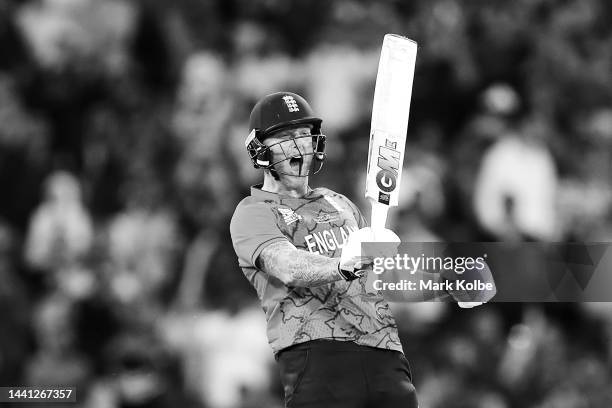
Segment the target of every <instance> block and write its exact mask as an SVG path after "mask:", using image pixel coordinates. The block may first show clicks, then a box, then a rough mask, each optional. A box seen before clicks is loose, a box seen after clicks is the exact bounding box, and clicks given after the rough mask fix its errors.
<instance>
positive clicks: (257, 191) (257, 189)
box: [251, 184, 314, 203]
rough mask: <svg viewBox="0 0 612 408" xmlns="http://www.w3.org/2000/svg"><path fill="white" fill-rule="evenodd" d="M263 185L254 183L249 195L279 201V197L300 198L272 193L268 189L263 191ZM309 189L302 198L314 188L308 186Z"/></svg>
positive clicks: (259, 198)
mask: <svg viewBox="0 0 612 408" xmlns="http://www.w3.org/2000/svg"><path fill="white" fill-rule="evenodd" d="M262 187H263V184H256V185H254V186H251V197H254V198H257V199H258V200H273V201H274V202H277V203H280V202H281V199H283V198H284V199H287V198H289V199H294V200H300V199H301V198H296V197H291V196H288V195H282V194H278V193H272V192H270V191H265V190H262V189H261V188H262ZM309 189H310V190H309V191H308V193H306V195H305V196H304V197H302V198H305V197H308V196H309V195H310V194H312V192H313V191H314V189H312V188H310V187H309Z"/></svg>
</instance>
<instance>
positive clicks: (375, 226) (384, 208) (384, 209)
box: [370, 200, 389, 237]
mask: <svg viewBox="0 0 612 408" xmlns="http://www.w3.org/2000/svg"><path fill="white" fill-rule="evenodd" d="M371 204H372V215H371V217H370V226H371V228H372V231H373V232H374V237H376V233H377V231H381V230H383V229H385V225H386V224H387V213H388V212H389V206H388V205H386V204H382V203H379V202H377V201H374V200H371Z"/></svg>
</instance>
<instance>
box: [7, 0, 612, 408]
mask: <svg viewBox="0 0 612 408" xmlns="http://www.w3.org/2000/svg"><path fill="white" fill-rule="evenodd" d="M610 21H612V3H610V2H607V1H605V0H563V1H561V0H530V1H527V0H517V1H512V2H509V1H503V2H502V1H484V0H482V1H469V2H468V1H464V2H461V1H457V0H433V1H425V0H421V1H410V2H408V1H399V0H396V1H394V0H386V1H376V2H367V1H362V0H338V1H334V2H328V1H325V0H312V1H305V0H294V1H288V0H265V1H264V0H258V1H249V0H218V1H212V0H178V1H173V2H163V1H154V0H140V1H121V0H39V1H16V0H15V1H11V0H0V192H1V193H0V194H1V197H2V198H1V199H0V217H1V218H0V315H1V316H2V318H0V333H1V334H0V384H2V385H34V384H41V385H51V384H63V385H75V386H77V387H78V390H79V394H78V396H79V403H78V404H77V406H79V407H93V408H102V407H104V408H107V407H108V408H114V407H127V406H130V407H165V406H168V407H169V406H185V407H190V406H192V407H212V408H234V407H240V408H246V407H280V406H281V393H282V391H281V388H280V385H279V381H278V374H277V370H276V367H275V366H274V361H273V359H272V355H271V351H270V349H269V348H268V346H267V343H266V340H265V329H264V316H263V313H262V312H261V310H260V308H259V305H258V303H257V300H256V297H255V292H254V291H253V290H252V289H251V288H250V286H249V284H248V282H247V281H246V280H245V279H244V278H243V276H242V274H241V272H240V270H239V268H238V267H237V263H236V259H235V255H234V253H233V250H232V247H231V242H230V237H229V231H228V224H229V218H230V217H231V214H232V211H233V209H234V208H235V205H236V204H237V202H238V201H239V200H240V199H241V197H243V196H244V195H246V194H248V186H249V185H251V184H254V183H256V182H257V181H258V179H259V178H260V176H261V175H260V173H258V172H257V171H255V170H254V169H252V167H251V165H250V163H249V161H248V159H247V156H246V154H245V152H244V151H243V150H244V148H243V140H244V137H245V136H246V134H247V125H246V121H247V119H248V113H249V110H250V108H251V107H252V105H253V104H254V102H255V101H256V100H257V99H258V98H259V97H261V96H263V95H264V94H266V93H268V92H272V91H276V90H292V91H295V92H298V93H301V94H303V95H304V96H306V97H307V98H308V99H309V100H310V101H311V103H312V105H313V107H314V108H315V110H316V111H317V112H318V113H319V115H320V116H321V117H322V118H323V119H324V122H323V126H324V130H325V133H327V135H328V137H329V139H328V140H329V143H328V146H329V148H328V161H327V164H326V166H325V168H324V171H323V172H322V173H321V174H320V175H318V176H317V177H316V179H315V180H314V182H313V184H314V185H325V186H327V187H330V188H332V189H335V190H337V191H339V192H341V193H344V194H346V195H347V196H349V197H350V198H352V199H354V200H355V201H357V202H359V204H360V206H361V208H362V209H364V210H365V212H366V213H367V210H368V208H367V206H366V205H365V203H364V202H363V199H362V198H361V197H362V189H363V176H364V174H363V173H364V167H365V160H366V156H367V143H368V142H367V140H368V131H369V120H370V108H371V101H372V95H373V87H374V80H375V73H376V65H377V59H378V53H379V47H380V44H381V41H382V36H383V35H384V33H386V32H395V33H400V34H404V35H406V36H409V37H410V38H413V39H415V40H416V41H417V42H418V43H419V45H420V49H419V55H418V64H417V72H416V78H415V87H414V93H413V101H412V111H411V118H410V129H409V142H408V151H407V154H406V172H405V176H404V180H403V186H402V194H403V198H402V200H401V207H400V208H399V209H397V210H395V211H394V212H393V213H394V217H393V219H392V220H391V224H392V225H391V227H392V228H393V229H394V230H396V231H397V232H398V233H399V234H400V235H401V236H402V238H403V239H404V240H407V241H409V240H413V241H432V240H433V241H436V240H442V241H444V240H446V241H478V240H482V241H488V240H503V241H506V242H508V245H515V244H517V243H520V242H522V241H538V240H541V241H609V240H610V239H611V238H612V217H611V212H610V208H611V200H612V189H611V187H610V186H611V185H612V183H611V181H612V180H611V177H612V171H611V170H612V169H611V160H610V159H611V155H610V152H611V145H612V108H611V107H612V104H611V102H612V80H611V73H612V25H610V24H609V22H610ZM360 200H361V201H360ZM396 309H397V310H396V315H397V320H398V325H399V328H400V331H401V335H402V338H403V343H404V346H405V351H406V354H407V356H408V358H409V360H410V361H411V364H412V367H413V371H414V375H415V383H416V386H417V389H418V390H419V397H420V402H421V406H422V407H423V408H436V407H482V408H485V407H486V408H510V407H534V408H536V407H537V408H552V407H555V408H582V407H585V408H586V407H598V408H600V407H610V406H612V386H611V384H612V381H611V367H612V307H611V306H608V304H605V303H599V304H597V303H593V304H552V303H550V304H544V303H541V304H489V305H487V306H486V307H481V308H477V309H474V310H458V309H457V308H456V307H455V306H453V305H447V304H437V303H432V304H413V305H396ZM161 391H163V393H162V396H160V395H159V394H160V392H161ZM20 406H23V405H20Z"/></svg>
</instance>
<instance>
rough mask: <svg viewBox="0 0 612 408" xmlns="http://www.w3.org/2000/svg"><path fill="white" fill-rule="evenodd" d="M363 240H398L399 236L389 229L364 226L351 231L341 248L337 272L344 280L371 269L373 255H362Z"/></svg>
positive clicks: (359, 275)
mask: <svg viewBox="0 0 612 408" xmlns="http://www.w3.org/2000/svg"><path fill="white" fill-rule="evenodd" d="M364 242H397V243H399V242H400V239H399V237H398V236H397V235H396V234H395V233H394V232H393V231H391V230H389V229H387V228H382V229H378V230H376V232H374V231H373V230H372V228H370V227H365V228H361V229H360V230H357V231H354V232H352V233H351V234H350V235H349V237H348V241H347V242H346V244H345V245H344V247H343V248H342V254H341V255H340V262H339V263H338V272H339V273H340V276H342V278H343V279H344V280H347V281H351V280H354V279H357V278H360V277H362V276H363V275H365V274H366V273H368V272H369V271H371V270H372V264H373V263H374V256H373V255H370V256H362V254H361V244H362V243H364Z"/></svg>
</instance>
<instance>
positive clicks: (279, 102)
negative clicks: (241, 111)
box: [245, 92, 326, 177]
mask: <svg viewBox="0 0 612 408" xmlns="http://www.w3.org/2000/svg"><path fill="white" fill-rule="evenodd" d="M321 122H322V121H321V119H319V118H317V117H316V116H314V113H313V111H312V108H311V107H310V105H309V104H308V102H306V100H305V99H304V98H302V97H301V96H299V95H297V94H294V93H291V92H277V93H274V94H271V95H268V96H266V97H264V98H263V99H261V100H260V101H259V102H258V103H257V104H256V105H255V107H254V108H253V110H252V111H251V116H250V119H249V129H251V133H250V134H249V136H248V137H247V139H246V141H245V147H246V149H247V152H248V154H249V158H250V159H251V161H252V163H253V166H254V167H255V168H263V169H268V170H270V171H272V173H273V175H275V177H276V175H277V174H285V175H289V176H296V177H297V176H299V177H306V176H308V175H311V174H316V173H318V172H319V171H320V170H321V168H322V167H323V162H324V160H325V140H326V136H325V135H323V134H321ZM300 125H310V126H311V133H312V134H310V135H305V136H298V137H296V138H293V139H289V140H282V141H280V142H277V143H274V144H272V145H270V146H266V145H265V144H264V143H263V141H264V139H266V138H267V137H270V136H272V134H273V133H276V132H278V131H279V130H283V129H286V128H290V127H297V126H300ZM305 137H310V138H312V145H313V149H312V152H304V151H302V150H303V149H300V148H299V146H298V145H297V142H296V140H297V139H301V138H305ZM287 143H293V144H294V147H296V148H297V150H298V152H299V154H298V155H293V156H290V155H288V154H287V153H286V151H285V149H284V147H285V146H287V145H286V144H287ZM271 148H274V149H275V150H278V148H280V150H281V152H282V153H283V154H284V158H282V159H280V160H276V161H275V162H272V157H273V154H272V150H271ZM309 155H311V156H314V157H313V160H311V166H312V168H311V169H309V171H308V172H307V174H305V175H302V174H301V173H302V168H301V165H300V172H299V173H300V174H299V175H296V174H289V173H284V172H279V171H278V170H277V169H276V168H275V167H274V166H275V165H277V164H279V163H281V162H284V161H287V160H292V159H297V158H300V159H301V161H302V164H303V162H304V157H305V156H309ZM298 156H299V157H298Z"/></svg>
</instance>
